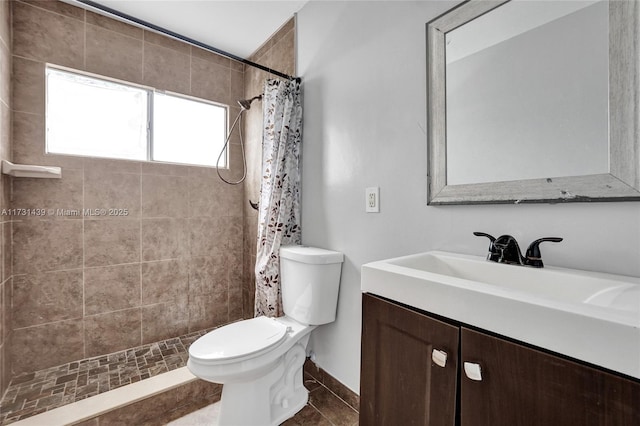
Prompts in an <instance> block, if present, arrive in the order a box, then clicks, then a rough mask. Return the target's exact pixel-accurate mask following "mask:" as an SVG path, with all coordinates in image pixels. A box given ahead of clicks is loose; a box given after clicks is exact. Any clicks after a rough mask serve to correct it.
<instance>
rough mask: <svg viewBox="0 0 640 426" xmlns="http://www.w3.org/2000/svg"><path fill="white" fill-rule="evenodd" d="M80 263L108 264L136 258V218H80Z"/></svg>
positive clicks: (138, 242) (138, 233)
mask: <svg viewBox="0 0 640 426" xmlns="http://www.w3.org/2000/svg"><path fill="white" fill-rule="evenodd" d="M84 222H85V224H84V256H85V257H84V264H85V266H86V267H91V266H108V265H117V264H122V263H135V262H139V261H140V221H139V220H134V219H106V220H86V221H84Z"/></svg>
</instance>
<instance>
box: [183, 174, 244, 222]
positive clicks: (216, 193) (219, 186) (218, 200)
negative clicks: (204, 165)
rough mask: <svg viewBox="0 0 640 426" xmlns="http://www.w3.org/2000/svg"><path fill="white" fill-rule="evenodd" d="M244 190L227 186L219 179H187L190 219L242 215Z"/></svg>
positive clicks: (239, 186)
mask: <svg viewBox="0 0 640 426" xmlns="http://www.w3.org/2000/svg"><path fill="white" fill-rule="evenodd" d="M243 199H244V188H243V186H242V185H229V184H226V183H224V182H222V181H221V180H220V179H219V178H217V177H215V178H205V177H193V176H192V177H190V178H189V213H190V216H191V217H216V216H227V215H236V216H240V215H242V202H243Z"/></svg>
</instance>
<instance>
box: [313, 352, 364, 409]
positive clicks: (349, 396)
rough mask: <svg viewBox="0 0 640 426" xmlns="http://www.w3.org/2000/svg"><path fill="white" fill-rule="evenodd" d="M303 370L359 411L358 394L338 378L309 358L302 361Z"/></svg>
mask: <svg viewBox="0 0 640 426" xmlns="http://www.w3.org/2000/svg"><path fill="white" fill-rule="evenodd" d="M304 372H305V373H306V374H308V375H309V376H311V377H312V378H313V379H314V380H316V381H317V382H318V383H320V384H321V385H323V386H324V387H326V388H327V389H329V390H330V391H331V392H333V393H334V394H335V395H336V396H337V397H338V398H340V399H342V400H343V401H344V402H345V403H347V405H349V406H350V407H351V408H353V409H354V410H356V411H357V412H360V396H359V395H358V394H357V393H355V392H354V391H352V390H351V389H349V388H348V387H346V386H345V385H343V384H342V383H341V382H340V381H339V380H338V379H336V378H335V377H333V376H332V375H331V374H329V373H327V372H326V371H325V370H323V369H322V368H320V367H318V366H317V365H316V364H315V363H314V362H313V361H311V360H310V359H309V358H307V360H306V361H305V363H304Z"/></svg>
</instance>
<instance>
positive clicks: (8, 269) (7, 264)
mask: <svg viewBox="0 0 640 426" xmlns="http://www.w3.org/2000/svg"><path fill="white" fill-rule="evenodd" d="M1 227H2V281H3V282H4V281H6V280H7V278H9V277H10V276H11V275H13V265H12V260H13V259H12V256H13V250H12V248H11V233H12V229H11V227H12V223H11V222H3V223H2V225H1ZM0 320H2V318H1V317H0Z"/></svg>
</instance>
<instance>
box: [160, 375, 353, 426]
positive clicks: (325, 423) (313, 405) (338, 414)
mask: <svg viewBox="0 0 640 426" xmlns="http://www.w3.org/2000/svg"><path fill="white" fill-rule="evenodd" d="M305 386H306V387H307V389H309V402H308V403H307V405H306V406H305V407H304V408H303V409H302V410H301V411H300V412H298V414H296V415H295V416H294V417H293V418H291V419H289V420H287V421H286V422H284V423H283V426H355V425H357V424H358V412H357V411H355V410H354V409H353V408H351V407H350V406H349V405H347V404H346V403H345V402H344V401H343V400H341V399H340V398H338V397H337V396H336V395H334V394H333V393H332V392H331V391H329V389H327V388H326V387H324V386H322V385H321V384H319V383H318V382H317V381H316V380H314V379H313V378H312V377H311V376H309V375H307V374H305ZM219 410H220V403H219V402H217V403H215V404H212V405H209V406H207V407H205V408H202V409H200V410H198V411H194V412H193V413H191V414H188V415H186V416H184V417H181V418H179V419H177V420H174V421H172V422H170V423H168V426H213V425H215V424H216V419H217V416H218V412H219Z"/></svg>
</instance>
